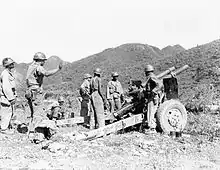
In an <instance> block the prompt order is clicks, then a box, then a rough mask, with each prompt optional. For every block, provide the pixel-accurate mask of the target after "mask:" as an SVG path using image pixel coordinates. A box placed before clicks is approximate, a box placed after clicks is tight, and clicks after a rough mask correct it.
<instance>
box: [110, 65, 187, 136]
mask: <svg viewBox="0 0 220 170" xmlns="http://www.w3.org/2000/svg"><path fill="white" fill-rule="evenodd" d="M188 67H189V66H188V65H185V66H183V67H181V68H179V69H177V70H175V68H174V67H171V68H169V69H168V70H166V71H164V72H162V73H161V74H159V75H157V76H156V77H157V78H158V79H162V81H163V85H164V89H163V90H162V94H161V95H160V99H159V105H158V109H157V112H156V121H157V129H158V130H160V131H161V132H165V133H169V132H171V131H182V130H183V129H184V128H185V126H186V123H187V111H186V109H185V107H184V105H183V104H182V103H181V102H180V101H179V100H178V82H177V78H176V75H178V74H179V73H181V72H182V71H184V70H186V69H187V68H188ZM174 70H175V71H174ZM145 84H146V82H144V83H142V82H141V81H140V80H131V81H130V87H129V92H128V96H131V97H132V100H131V101H130V102H128V103H127V104H125V105H124V106H123V107H122V109H120V110H119V111H117V112H115V113H114V116H115V117H116V118H117V119H118V120H120V119H124V118H126V117H128V115H129V116H130V115H131V114H134V115H135V114H139V113H143V114H144V122H143V123H145V121H146V113H147V110H146V108H147V107H146V106H147V100H146V98H145V97H144V94H143V91H142V89H143V88H144V87H145Z"/></svg>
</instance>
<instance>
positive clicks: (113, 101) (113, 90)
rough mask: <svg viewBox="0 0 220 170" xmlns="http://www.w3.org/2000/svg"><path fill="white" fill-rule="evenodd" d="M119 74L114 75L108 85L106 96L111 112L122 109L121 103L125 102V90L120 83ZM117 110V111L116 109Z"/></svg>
mask: <svg viewBox="0 0 220 170" xmlns="http://www.w3.org/2000/svg"><path fill="white" fill-rule="evenodd" d="M118 76H119V75H118V73H117V72H113V73H112V80H111V81H109V82H108V84H107V90H106V93H107V94H106V96H107V100H108V102H109V105H110V112H111V113H113V112H114V111H115V110H119V109H121V102H122V100H123V96H124V95H123V88H122V85H121V83H120V82H119V81H118ZM115 108H116V109H115Z"/></svg>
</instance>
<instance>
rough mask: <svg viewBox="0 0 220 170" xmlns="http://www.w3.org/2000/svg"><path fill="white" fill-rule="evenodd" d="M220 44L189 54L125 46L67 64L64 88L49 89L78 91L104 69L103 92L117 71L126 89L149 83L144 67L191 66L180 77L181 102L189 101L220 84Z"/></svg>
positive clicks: (171, 48) (172, 48)
mask: <svg viewBox="0 0 220 170" xmlns="http://www.w3.org/2000/svg"><path fill="white" fill-rule="evenodd" d="M219 62H220V40H216V41H213V42H210V43H207V44H204V45H201V46H197V47H194V48H191V49H189V50H185V49H184V48H182V47H181V46H179V45H175V46H168V47H166V48H164V49H162V50H160V49H159V48H157V47H153V46H149V45H144V44H124V45H121V46H119V47H116V48H109V49H106V50H104V51H102V52H100V53H98V54H95V55H92V56H89V57H87V58H84V59H81V60H79V61H76V62H73V63H71V64H67V65H66V67H64V69H63V70H62V72H61V73H60V74H58V75H56V76H54V79H57V78H58V77H59V76H60V77H62V80H63V83H62V85H59V86H57V85H50V86H47V88H48V89H51V90H52V89H53V90H58V91H59V90H64V91H65V90H69V91H75V90H76V89H77V88H78V87H79V85H80V84H81V83H82V77H83V74H84V73H90V74H92V73H93V70H94V69H95V68H96V67H100V68H101V69H102V79H103V88H104V89H105V87H106V83H107V81H108V80H110V79H111V72H112V71H117V72H118V73H119V75H120V76H119V79H120V81H121V82H122V85H123V87H125V88H126V87H127V85H128V82H129V79H140V80H145V76H144V67H145V66H146V64H152V65H154V67H155V72H156V73H159V72H161V71H164V70H166V69H167V68H169V67H171V66H175V67H176V68H178V67H181V66H183V65H185V64H188V65H189V66H190V68H189V69H188V70H186V71H184V72H183V73H181V74H180V75H179V76H178V79H179V85H180V98H181V100H182V101H186V100H187V99H188V98H190V97H192V96H193V94H194V91H193V89H194V88H196V87H197V86H199V85H201V84H210V83H212V84H214V86H215V87H216V88H218V84H219V75H220V72H219V68H218V66H219V64H220V63H219Z"/></svg>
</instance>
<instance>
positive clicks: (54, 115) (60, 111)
mask: <svg viewBox="0 0 220 170" xmlns="http://www.w3.org/2000/svg"><path fill="white" fill-rule="evenodd" d="M64 102H65V100H64V98H63V96H59V97H58V100H57V101H55V102H54V103H52V104H51V105H50V106H49V111H50V112H49V113H48V114H47V117H48V118H49V119H50V120H60V119H65V118H67V113H66V112H65V108H64Z"/></svg>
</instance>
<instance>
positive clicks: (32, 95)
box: [25, 52, 62, 120]
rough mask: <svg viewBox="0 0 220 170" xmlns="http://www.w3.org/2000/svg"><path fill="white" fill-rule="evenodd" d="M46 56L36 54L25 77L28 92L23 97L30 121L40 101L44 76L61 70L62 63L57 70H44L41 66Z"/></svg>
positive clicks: (40, 53)
mask: <svg viewBox="0 0 220 170" xmlns="http://www.w3.org/2000/svg"><path fill="white" fill-rule="evenodd" d="M46 60H47V59H46V56H45V54H44V53H42V52H37V53H36V54H35V55H34V58H33V63H31V65H30V66H29V67H28V71H27V75H26V83H27V87H28V90H27V92H26V94H25V97H26V98H27V100H28V104H29V106H30V110H31V119H32V120H33V114H34V105H35V106H36V105H39V104H40V103H41V101H40V100H42V84H43V78H44V76H46V77H49V76H52V75H54V74H55V73H57V72H58V71H59V70H61V69H62V63H60V65H59V67H58V68H57V69H53V70H49V71H47V70H45V69H44V67H43V65H44V63H45V61H46Z"/></svg>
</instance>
